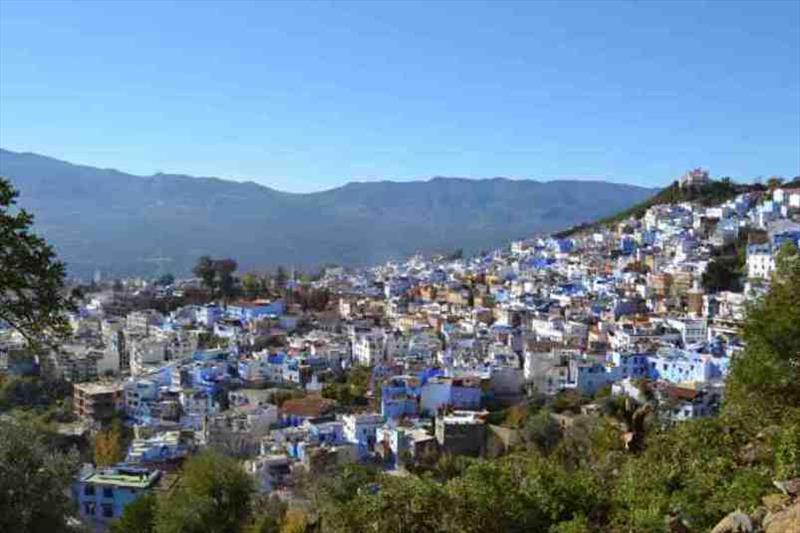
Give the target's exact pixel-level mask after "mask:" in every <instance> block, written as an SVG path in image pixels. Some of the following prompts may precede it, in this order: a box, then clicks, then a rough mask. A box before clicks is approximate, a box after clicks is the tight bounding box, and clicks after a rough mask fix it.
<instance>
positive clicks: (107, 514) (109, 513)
mask: <svg viewBox="0 0 800 533" xmlns="http://www.w3.org/2000/svg"><path fill="white" fill-rule="evenodd" d="M103 518H114V506H113V505H111V504H110V503H104V504H103Z"/></svg>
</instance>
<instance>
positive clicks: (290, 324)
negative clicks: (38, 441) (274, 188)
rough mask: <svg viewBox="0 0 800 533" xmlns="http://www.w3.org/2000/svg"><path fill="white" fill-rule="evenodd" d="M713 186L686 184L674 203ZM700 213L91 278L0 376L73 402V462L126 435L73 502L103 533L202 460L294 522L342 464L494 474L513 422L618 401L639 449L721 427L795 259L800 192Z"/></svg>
mask: <svg viewBox="0 0 800 533" xmlns="http://www.w3.org/2000/svg"><path fill="white" fill-rule="evenodd" d="M710 183H717V181H716V180H712V179H711V178H710V176H709V173H708V171H706V170H702V169H695V170H692V171H689V172H687V173H686V174H685V175H684V176H682V177H681V178H679V179H678V180H677V187H678V188H679V189H686V190H692V189H696V190H699V189H702V188H703V187H706V186H708V185H709V184H710ZM707 203H708V202H702V201H685V202H677V203H671V204H656V205H651V206H649V207H648V208H647V209H646V210H645V211H644V212H643V215H642V216H641V217H636V216H631V217H627V218H622V219H620V220H617V221H614V222H613V223H609V224H606V225H597V226H593V227H588V228H584V229H582V230H580V231H577V232H574V233H569V234H560V235H559V236H540V237H538V236H537V237H531V238H529V239H523V240H517V241H514V242H512V243H510V245H509V246H507V247H504V248H501V249H497V250H494V251H490V252H485V253H480V254H477V255H472V256H470V255H468V254H462V253H454V254H450V255H449V256H442V255H439V256H433V257H432V256H430V255H428V256H423V255H418V256H414V257H410V258H407V259H405V260H401V261H395V262H388V263H385V264H382V265H377V266H371V267H365V268H349V267H348V268H345V267H341V266H329V267H326V268H325V269H324V270H323V271H322V272H321V273H320V274H319V275H318V276H313V277H309V276H300V275H298V274H297V273H294V272H291V271H283V272H282V274H281V275H280V276H278V275H269V276H263V277H261V275H260V274H258V273H247V274H243V275H240V277H235V276H233V272H235V271H236V265H235V262H232V261H231V260H215V259H208V258H207V264H205V270H202V269H200V268H198V269H196V270H195V273H196V276H195V277H193V278H185V279H183V278H182V279H175V278H173V277H172V276H162V277H161V278H160V279H158V280H145V279H125V280H113V281H104V280H103V279H102V278H101V277H100V276H99V275H98V276H97V277H96V279H95V280H93V282H92V283H91V284H90V285H86V284H83V285H81V287H80V288H78V289H76V291H74V295H75V297H76V300H77V302H78V306H77V307H76V308H75V309H74V311H73V312H72V313H71V314H70V316H69V322H70V325H71V337H70V339H69V341H68V342H67V343H65V344H62V345H59V346H58V347H52V348H50V349H48V350H46V351H45V352H44V353H39V354H37V355H36V357H35V358H31V357H30V356H29V353H28V352H27V350H26V342H25V341H26V339H24V338H23V337H22V336H21V335H19V334H18V333H17V332H16V331H15V330H13V329H12V328H10V327H8V328H6V329H5V330H2V331H0V372H2V373H4V374H6V375H8V376H28V375H38V376H43V377H47V378H52V379H54V380H60V381H65V382H68V383H69V384H70V386H71V408H70V412H68V413H65V414H64V416H63V418H64V420H63V421H62V422H61V423H60V424H59V432H61V433H62V434H63V435H65V436H68V437H69V438H72V439H74V440H75V441H76V442H79V441H80V440H81V439H83V440H84V441H85V442H89V439H91V438H92V437H94V436H96V435H98V434H105V433H106V432H108V431H109V428H111V427H121V428H122V429H121V430H120V433H121V434H123V435H124V438H123V437H122V436H120V441H121V442H122V444H123V448H122V449H120V450H119V453H118V454H117V455H118V456H117V457H114V460H113V461H112V462H111V464H102V465H101V464H98V461H92V460H91V451H90V452H89V453H88V455H87V456H86V457H87V459H86V463H85V464H84V466H83V468H82V469H81V471H80V473H79V475H78V476H77V477H76V479H75V483H74V489H73V498H74V500H75V501H76V502H77V506H78V507H77V508H78V510H79V513H80V518H81V520H82V521H84V523H86V524H89V525H90V526H91V527H92V528H95V529H97V530H103V529H105V528H106V527H107V526H108V524H110V523H111V522H112V521H113V520H115V519H118V518H119V517H120V516H121V515H122V513H123V510H124V509H125V507H126V506H127V505H129V504H130V503H131V502H132V501H135V500H136V499H137V498H139V497H141V496H142V495H144V494H146V493H149V492H159V491H170V490H172V488H173V487H174V486H177V485H179V484H180V466H181V464H182V463H183V462H184V461H185V460H186V459H187V458H189V457H191V456H193V455H195V454H197V453H198V452H200V451H201V450H204V449H208V448H211V449H215V450H217V451H220V452H221V453H223V454H225V455H228V456H231V457H234V458H236V459H237V460H239V461H241V462H242V464H244V465H245V470H246V471H247V472H248V473H249V474H250V475H251V476H252V477H253V479H254V482H255V486H256V487H257V490H258V491H259V492H260V493H261V494H263V495H264V496H272V497H276V498H279V499H280V500H281V501H284V502H287V503H289V504H291V505H299V506H302V505H303V504H304V495H303V494H302V493H301V492H300V491H298V490H296V489H297V486H298V484H299V483H300V480H301V478H302V477H303V476H312V477H313V476H316V475H319V474H323V473H326V472H330V471H331V470H332V469H337V468H341V467H343V466H345V465H350V464H366V465H371V466H373V467H376V468H379V469H381V470H383V471H386V472H391V473H393V474H396V475H398V476H403V475H407V472H409V471H414V470H415V469H416V468H419V467H420V465H424V464H426V463H427V462H429V461H430V460H431V458H432V457H439V456H442V455H449V456H470V457H498V456H501V455H503V454H505V453H506V452H508V451H509V450H512V449H514V447H515V446H516V445H518V444H519V443H520V441H521V439H523V438H524V435H522V434H521V432H520V430H519V427H518V426H515V424H514V423H513V413H514V412H515V410H518V409H519V408H520V407H521V406H522V407H524V406H528V405H539V406H541V405H547V406H550V407H551V409H550V410H548V411H547V412H548V416H549V417H550V418H551V419H552V421H553V423H554V424H555V427H556V428H567V427H569V426H570V425H571V424H572V423H573V420H574V419H575V417H577V416H585V415H592V414H593V413H597V412H601V411H602V410H603V409H606V408H607V406H608V404H609V402H616V404H615V405H620V406H622V407H621V409H624V410H625V411H626V413H628V416H627V418H626V420H627V421H626V422H619V424H620V429H621V431H622V435H623V438H624V443H623V445H624V446H625V447H626V448H630V449H635V448H636V447H637V446H640V445H641V438H642V435H641V427H640V426H641V419H642V417H644V416H650V417H655V419H656V420H658V422H659V423H660V424H664V425H671V424H676V423H678V422H682V421H686V420H692V419H701V418H706V417H714V416H715V415H717V413H718V412H719V409H720V406H721V404H722V402H723V399H724V392H725V391H724V384H725V379H726V376H727V374H728V371H729V368H730V366H731V361H732V360H734V359H735V358H736V357H737V354H738V353H740V352H741V351H742V350H743V349H744V342H743V339H742V338H741V336H740V326H741V324H742V321H743V318H744V316H745V311H746V307H747V305H748V303H749V302H751V301H753V300H755V299H757V298H758V297H759V296H760V295H762V294H764V293H765V292H766V291H767V290H768V289H769V286H770V278H771V275H772V272H773V271H774V269H775V266H776V256H777V254H778V252H779V250H780V249H781V248H782V247H784V246H786V245H787V244H788V243H793V244H794V245H795V246H800V183H798V182H793V184H791V185H782V184H780V183H776V184H775V186H770V187H763V188H761V189H757V190H756V189H754V190H748V191H745V192H737V193H736V194H733V195H731V196H730V198H728V199H726V200H724V201H722V202H720V203H714V204H712V205H705V204H707ZM226 261H228V263H227V264H225V262H226ZM215 269H216V270H215ZM203 274H208V275H206V276H204V275H203ZM623 418H624V417H623ZM106 463H108V461H106Z"/></svg>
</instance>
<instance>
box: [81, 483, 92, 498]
mask: <svg viewBox="0 0 800 533" xmlns="http://www.w3.org/2000/svg"><path fill="white" fill-rule="evenodd" d="M83 494H84V495H85V496H94V485H86V486H85V487H83Z"/></svg>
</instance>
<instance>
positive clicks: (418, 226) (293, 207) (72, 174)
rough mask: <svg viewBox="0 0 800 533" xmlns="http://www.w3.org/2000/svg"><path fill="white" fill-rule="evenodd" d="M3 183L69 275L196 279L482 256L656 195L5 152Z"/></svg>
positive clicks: (624, 189)
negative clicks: (221, 269) (293, 175)
mask: <svg viewBox="0 0 800 533" xmlns="http://www.w3.org/2000/svg"><path fill="white" fill-rule="evenodd" d="M0 175H2V176H5V177H8V178H9V179H11V181H12V182H13V183H14V185H15V186H16V187H17V188H18V189H19V190H20V193H21V198H20V204H21V205H22V206H23V207H25V208H27V209H28V210H29V211H31V212H32V213H34V215H36V223H37V227H38V229H39V230H40V231H41V232H42V233H43V234H44V235H45V237H47V238H48V239H49V240H50V241H51V242H53V243H54V244H55V245H56V247H57V249H58V251H59V253H60V254H61V256H62V257H63V258H64V260H65V261H67V263H68V267H69V268H70V271H71V272H72V273H75V274H79V275H85V274H87V273H90V272H92V271H93V270H94V269H95V268H99V269H101V271H103V272H105V273H106V274H109V275H121V274H152V273H154V272H155V270H156V266H155V264H154V263H153V262H152V261H149V260H150V259H153V258H154V257H160V256H163V257H168V258H170V259H171V260H172V261H171V262H169V263H165V266H164V268H165V269H166V270H170V271H173V272H176V273H186V272H188V270H189V269H190V268H191V265H192V264H193V263H194V260H195V259H196V258H197V257H198V256H199V255H202V254H210V255H214V256H230V257H234V258H236V259H237V260H238V261H239V263H240V264H241V265H242V267H243V268H245V269H247V268H267V267H270V266H274V265H277V264H287V265H289V264H294V265H301V266H313V265H318V264H322V263H326V262H334V263H345V264H365V263H371V262H376V261H382V260H385V259H388V258H391V257H401V256H404V255H408V254H410V253H413V252H415V251H437V250H438V251H441V250H451V249H455V248H461V247H463V248H464V249H466V250H468V251H474V250H478V249H482V248H489V247H492V246H499V245H502V244H503V243H504V242H507V241H509V240H511V239H515V238H520V237H524V236H529V235H531V234H534V233H537V232H549V231H554V230H558V229H563V228H566V227H569V226H571V225H573V224H576V223H579V222H585V221H591V220H593V219H595V218H599V217H602V216H607V215H611V214H613V213H616V212H617V211H619V210H621V209H625V208H627V207H629V206H631V205H632V204H634V203H636V202H638V201H640V200H642V199H644V198H646V197H648V196H650V195H651V194H653V193H654V190H653V189H647V188H642V187H636V186H631V185H622V184H614V183H607V182H599V181H571V180H561V181H552V182H539V181H533V180H510V179H504V178H492V179H483V180H471V179H463V178H443V177H437V178H432V179H430V180H427V181H416V182H391V181H381V182H361V183H359V182H352V183H348V184H346V185H343V186H341V187H337V188H334V189H330V190H326V191H321V192H314V193H306V194H295V193H287V192H282V191H277V190H275V189H271V188H269V187H265V186H262V185H259V184H256V183H253V182H234V181H226V180H223V179H219V178H194V177H191V176H184V175H175V174H155V175H153V176H148V177H142V176H135V175H132V174H126V173H124V172H120V171H118V170H114V169H99V168H94V167H90V166H84V165H73V164H71V163H67V162H64V161H60V160H57V159H53V158H49V157H45V156H40V155H36V154H30V153H24V154H21V153H16V152H11V151H8V150H2V149H0Z"/></svg>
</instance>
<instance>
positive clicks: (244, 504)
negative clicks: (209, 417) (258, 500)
mask: <svg viewBox="0 0 800 533" xmlns="http://www.w3.org/2000/svg"><path fill="white" fill-rule="evenodd" d="M253 490H254V487H253V481H252V478H251V477H250V476H249V475H248V474H247V473H246V472H245V471H244V470H243V469H242V468H241V466H239V464H238V463H237V462H236V461H234V460H233V459H231V458H229V457H225V456H222V455H219V454H217V453H214V452H210V451H208V452H203V453H201V454H200V455H196V456H194V457H192V458H191V459H189V460H188V461H187V462H186V464H185V465H184V468H183V474H182V478H181V484H180V486H179V487H178V488H177V489H176V490H175V491H174V492H173V493H172V494H171V495H169V496H168V497H166V498H164V499H162V500H160V501H159V504H158V511H157V516H156V532H157V533H195V532H196V533H201V532H202V533H236V532H238V531H241V530H242V529H243V527H244V526H245V520H246V519H247V518H248V517H249V516H250V512H251V509H250V496H251V494H252V492H253Z"/></svg>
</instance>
